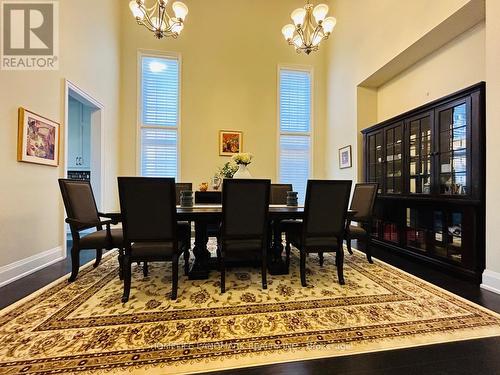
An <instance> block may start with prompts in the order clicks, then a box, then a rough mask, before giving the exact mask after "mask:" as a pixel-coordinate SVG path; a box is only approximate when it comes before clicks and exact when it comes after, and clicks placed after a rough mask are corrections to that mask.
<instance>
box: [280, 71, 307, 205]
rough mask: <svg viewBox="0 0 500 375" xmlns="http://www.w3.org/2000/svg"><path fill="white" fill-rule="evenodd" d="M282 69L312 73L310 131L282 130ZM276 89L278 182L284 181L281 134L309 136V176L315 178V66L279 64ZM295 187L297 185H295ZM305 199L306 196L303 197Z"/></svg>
mask: <svg viewBox="0 0 500 375" xmlns="http://www.w3.org/2000/svg"><path fill="white" fill-rule="evenodd" d="M282 70H292V71H298V72H306V73H309V75H310V81H311V95H310V103H309V107H310V114H309V122H310V126H309V131H308V132H289V131H281V90H280V88H281V71H282ZM276 81H277V82H276V91H277V95H276V96H277V104H278V105H277V107H276V112H277V123H278V124H277V127H276V128H277V137H276V140H277V142H276V180H277V182H278V183H283V182H282V181H281V175H280V171H281V158H280V155H281V136H309V143H310V149H309V177H308V179H313V178H314V68H313V67H312V66H310V65H296V64H278V68H277V80H276ZM294 189H295V187H294ZM303 198H304V199H305V196H304V197H303Z"/></svg>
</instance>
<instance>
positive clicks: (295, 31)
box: [281, 0, 337, 55]
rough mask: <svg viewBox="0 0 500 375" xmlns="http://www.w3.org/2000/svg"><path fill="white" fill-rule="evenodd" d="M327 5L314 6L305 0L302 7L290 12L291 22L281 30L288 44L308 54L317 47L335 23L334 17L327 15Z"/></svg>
mask: <svg viewBox="0 0 500 375" xmlns="http://www.w3.org/2000/svg"><path fill="white" fill-rule="evenodd" d="M328 10H329V9H328V5H326V4H319V5H316V6H314V5H313V4H311V3H310V2H309V0H308V1H307V4H306V5H305V6H304V8H297V9H295V10H294V11H293V12H292V15H291V17H292V21H293V23H294V24H293V25H292V24H288V25H285V26H284V27H283V29H282V30H281V32H282V33H283V36H284V37H285V39H286V40H287V42H288V44H290V45H291V46H294V47H295V50H296V51H297V52H298V53H300V52H305V53H306V54H308V55H309V54H310V53H311V52H313V51H317V50H318V49H319V45H320V43H321V42H322V41H323V40H325V39H328V37H329V36H330V34H331V33H332V31H333V28H334V27H335V24H336V23H337V20H336V19H335V17H327V14H328Z"/></svg>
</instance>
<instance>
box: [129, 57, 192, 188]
mask: <svg viewBox="0 0 500 375" xmlns="http://www.w3.org/2000/svg"><path fill="white" fill-rule="evenodd" d="M143 57H156V58H164V59H175V60H177V64H178V82H179V87H178V95H179V97H178V98H177V100H178V107H177V111H178V113H177V126H175V127H174V126H160V125H144V124H143V123H142V111H143V108H142V59H143ZM136 89H137V119H136V122H137V126H136V167H135V169H136V171H135V172H136V175H137V176H142V168H141V166H142V132H141V131H142V129H163V130H175V131H176V132H177V177H176V181H182V179H181V144H182V143H181V135H182V132H181V128H182V126H181V124H182V55H181V54H180V53H179V52H170V51H156V50H145V49H139V50H137V87H136Z"/></svg>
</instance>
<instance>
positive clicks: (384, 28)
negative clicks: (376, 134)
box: [326, 0, 500, 292]
mask: <svg viewBox="0 0 500 375" xmlns="http://www.w3.org/2000/svg"><path fill="white" fill-rule="evenodd" d="M466 3H467V1H461V0H456V1H453V0H450V1H424V0H422V1H399V0H334V1H333V5H334V13H335V15H336V17H337V18H338V20H339V21H338V24H337V28H336V31H335V37H334V38H333V43H332V44H331V45H330V46H329V56H328V62H327V64H328V88H327V90H328V96H327V97H328V102H327V111H328V113H327V124H328V143H327V144H328V147H327V150H329V151H330V152H329V154H328V155H327V161H326V167H327V174H328V176H329V177H335V178H338V177H343V178H356V176H357V175H358V172H360V168H359V169H358V168H356V164H357V163H356V162H357V160H355V161H354V162H355V168H353V169H350V170H342V171H341V170H339V169H338V157H337V149H338V147H340V146H343V145H345V144H348V143H352V144H353V145H354V147H356V146H357V142H358V141H359V140H360V137H359V135H358V134H359V131H360V130H361V129H363V128H365V127H366V126H368V125H369V123H370V120H373V119H376V121H377V122H378V121H382V120H385V119H387V118H390V117H392V116H394V115H397V114H398V113H401V112H404V111H407V110H409V109H412V108H414V107H417V106H419V105H421V104H424V103H426V102H429V101H431V100H433V99H437V98H439V97H442V96H444V95H446V94H448V93H451V92H453V91H456V90H459V89H461V88H464V87H466V86H469V85H471V84H474V83H477V82H479V81H481V80H486V82H487V96H486V97H487V99H486V100H487V151H486V152H487V183H486V189H487V192H486V202H487V214H486V220H487V223H486V232H487V233H486V268H487V270H486V271H485V274H484V275H483V283H484V285H483V286H485V287H486V288H488V289H490V290H494V291H496V292H500V247H499V245H498V239H497V237H496V232H497V231H498V212H499V211H500V199H499V198H498V186H499V184H500V169H499V168H498V166H497V164H498V160H500V151H499V147H498V139H499V138H500V132H499V129H500V127H499V126H498V124H499V123H500V112H499V111H498V103H499V102H500V70H499V69H498V67H499V66H500V43H499V40H500V21H499V20H498V14H500V1H498V0H486V24H484V23H482V24H479V25H477V26H475V27H474V28H473V29H471V30H469V31H467V32H465V33H463V34H462V35H460V36H459V37H458V38H456V39H454V40H453V41H451V42H450V43H448V44H447V45H445V46H443V47H442V48H440V49H439V50H437V51H436V52H434V53H433V54H431V55H429V56H427V57H426V58H424V59H423V60H421V61H420V62H418V63H417V64H415V65H414V66H412V67H411V68H409V69H407V70H406V71H404V72H402V73H401V74H400V75H398V76H397V77H395V78H393V79H391V80H390V81H389V82H386V83H385V84H384V85H383V86H381V87H379V88H378V89H375V90H368V89H365V88H359V87H358V85H359V84H360V83H361V82H362V81H363V80H365V79H366V78H367V77H369V76H370V75H372V74H373V73H375V72H376V71H377V70H378V69H379V68H381V67H382V66H384V65H385V64H387V63H388V62H389V61H391V60H392V59H393V58H394V57H395V56H397V55H398V54H399V53H400V52H401V51H403V50H405V49H406V48H407V47H409V46H410V45H412V44H413V43H415V42H416V41H417V40H419V38H420V37H421V36H423V35H425V34H426V33H427V32H429V31H430V30H431V29H432V28H434V27H435V26H436V25H438V24H439V23H441V22H442V21H443V20H445V19H446V18H447V17H449V16H450V15H451V14H453V13H454V12H455V11H456V10H458V9H459V8H461V7H462V6H463V5H464V4H466ZM361 4H362V6H361ZM395 14H397V15H398V17H395V16H394V15H395ZM352 46H356V48H352ZM353 154H354V155H356V151H355V152H354V153H353ZM358 154H359V155H361V152H359V153H358ZM359 160H361V158H359Z"/></svg>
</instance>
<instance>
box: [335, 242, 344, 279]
mask: <svg viewBox="0 0 500 375" xmlns="http://www.w3.org/2000/svg"><path fill="white" fill-rule="evenodd" d="M337 274H338V278H339V284H340V285H344V284H345V280H344V247H343V246H339V248H338V250H337Z"/></svg>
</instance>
